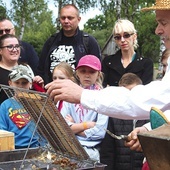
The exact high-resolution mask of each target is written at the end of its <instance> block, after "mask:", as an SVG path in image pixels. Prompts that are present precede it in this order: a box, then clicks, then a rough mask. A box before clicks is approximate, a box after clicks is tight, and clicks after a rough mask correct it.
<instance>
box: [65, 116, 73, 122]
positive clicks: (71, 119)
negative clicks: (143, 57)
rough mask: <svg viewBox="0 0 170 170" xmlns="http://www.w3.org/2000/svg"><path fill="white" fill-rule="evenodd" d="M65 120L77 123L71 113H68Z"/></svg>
mask: <svg viewBox="0 0 170 170" xmlns="http://www.w3.org/2000/svg"><path fill="white" fill-rule="evenodd" d="M65 120H66V121H68V122H72V123H75V122H74V119H73V118H72V117H71V115H69V114H68V115H66V117H65Z"/></svg>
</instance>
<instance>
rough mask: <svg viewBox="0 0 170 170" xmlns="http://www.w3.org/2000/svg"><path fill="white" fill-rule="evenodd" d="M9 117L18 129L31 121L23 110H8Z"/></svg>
mask: <svg viewBox="0 0 170 170" xmlns="http://www.w3.org/2000/svg"><path fill="white" fill-rule="evenodd" d="M9 117H10V119H11V120H12V122H13V123H14V124H15V125H16V126H17V127H18V128H19V129H22V128H23V127H25V126H26V125H27V124H28V123H29V121H30V120H31V117H30V115H29V114H28V113H27V112H26V110H25V109H24V108H22V109H15V110H13V109H12V108H10V109H9Z"/></svg>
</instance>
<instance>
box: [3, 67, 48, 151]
mask: <svg viewBox="0 0 170 170" xmlns="http://www.w3.org/2000/svg"><path fill="white" fill-rule="evenodd" d="M33 78H34V74H33V72H32V70H31V68H30V67H29V66H28V65H23V64H20V65H17V66H15V67H14V68H13V69H12V72H11V73H10V74H9V85H10V86H12V87H18V88H24V89H30V88H31V87H32V82H33ZM0 129H3V130H7V131H10V132H13V133H14V134H15V149H21V148H27V147H28V146H29V147H31V148H33V147H38V146H40V145H41V146H42V145H44V144H45V143H44V142H45V140H44V138H43V137H42V136H40V135H39V134H38V132H37V131H35V130H34V129H35V123H34V122H33V121H31V117H30V115H29V114H28V113H27V112H26V110H25V109H24V107H23V106H22V104H21V103H19V102H18V101H16V100H15V97H12V98H9V99H7V100H5V101H4V102H3V103H2V104H1V105H0ZM34 131H35V134H34V135H33V138H32V134H33V132H34ZM31 138H32V140H31ZM30 141H31V142H30Z"/></svg>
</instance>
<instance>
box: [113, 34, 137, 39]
mask: <svg viewBox="0 0 170 170" xmlns="http://www.w3.org/2000/svg"><path fill="white" fill-rule="evenodd" d="M133 34H134V33H131V34H129V33H125V34H123V36H121V35H116V36H114V39H115V40H121V38H122V37H123V38H125V39H127V38H129V37H130V36H131V35H133Z"/></svg>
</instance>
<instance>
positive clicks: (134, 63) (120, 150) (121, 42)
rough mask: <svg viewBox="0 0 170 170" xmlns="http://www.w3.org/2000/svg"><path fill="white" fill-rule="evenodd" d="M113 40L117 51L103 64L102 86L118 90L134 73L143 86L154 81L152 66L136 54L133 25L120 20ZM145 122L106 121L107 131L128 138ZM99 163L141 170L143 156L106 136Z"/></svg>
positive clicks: (114, 119)
mask: <svg viewBox="0 0 170 170" xmlns="http://www.w3.org/2000/svg"><path fill="white" fill-rule="evenodd" d="M113 38H114V41H115V43H116V45H117V46H118V48H119V50H118V51H117V52H116V53H115V54H114V55H110V56H107V57H105V58H104V59H103V61H102V71H103V73H104V75H105V78H104V86H118V83H119V80H120V79H121V77H122V76H123V75H124V74H125V73H134V74H136V75H137V76H138V77H139V78H140V79H141V80H142V83H143V84H148V83H149V82H151V81H152V79H153V62H152V60H151V59H149V58H144V57H141V56H140V55H139V54H138V53H137V51H136V50H137V47H138V43H137V31H136V29H135V27H134V24H133V23H132V22H130V21H129V20H127V19H119V20H117V21H116V23H115V25H114V28H113ZM146 122H147V121H146V120H142V121H141V120H140V121H139V120H122V119H116V118H109V123H108V129H109V130H110V131H111V132H114V133H116V134H118V135H119V134H123V135H127V134H129V133H130V132H131V130H132V129H133V128H134V127H136V126H140V125H143V124H145V123H146ZM100 155H101V162H102V163H104V164H107V165H108V166H107V167H106V170H111V169H116V170H121V169H124V170H129V169H131V170H135V169H141V167H142V161H143V155H142V153H137V152H132V151H131V150H130V149H129V148H126V147H125V146H124V143H123V142H122V141H118V140H114V139H113V138H111V137H110V136H108V135H107V134H106V136H105V138H104V139H103V142H102V146H101V153H100Z"/></svg>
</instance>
